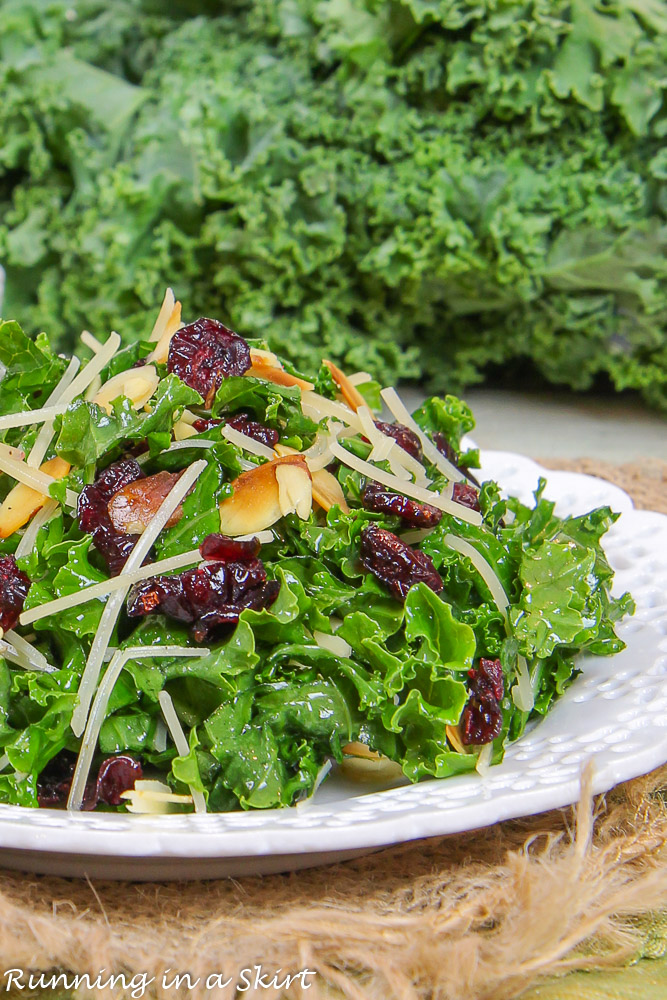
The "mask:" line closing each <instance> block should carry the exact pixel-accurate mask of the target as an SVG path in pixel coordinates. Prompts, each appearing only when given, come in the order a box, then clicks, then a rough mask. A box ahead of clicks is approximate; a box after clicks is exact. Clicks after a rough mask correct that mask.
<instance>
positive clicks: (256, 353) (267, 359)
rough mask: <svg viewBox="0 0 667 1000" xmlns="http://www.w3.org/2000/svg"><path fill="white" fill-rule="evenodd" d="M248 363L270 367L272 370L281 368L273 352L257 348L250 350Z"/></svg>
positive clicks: (278, 359)
mask: <svg viewBox="0 0 667 1000" xmlns="http://www.w3.org/2000/svg"><path fill="white" fill-rule="evenodd" d="M250 361H251V363H252V364H253V365H254V364H255V362H257V363H258V364H260V365H270V366H271V367H272V368H282V363H281V361H280V358H279V357H278V355H277V354H274V353H273V351H263V350H261V349H260V348H259V347H251V348H250Z"/></svg>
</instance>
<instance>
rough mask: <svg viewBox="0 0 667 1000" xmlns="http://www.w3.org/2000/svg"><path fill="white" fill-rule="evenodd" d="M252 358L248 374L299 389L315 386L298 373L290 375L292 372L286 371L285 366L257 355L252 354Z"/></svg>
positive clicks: (310, 388)
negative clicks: (298, 375) (273, 363)
mask: <svg viewBox="0 0 667 1000" xmlns="http://www.w3.org/2000/svg"><path fill="white" fill-rule="evenodd" d="M250 359H251V361H252V365H251V367H250V368H249V369H248V371H247V372H246V375H252V376H253V378H261V379H264V381H265V382H273V383H274V385H285V386H294V385H296V386H298V387H299V389H306V390H312V389H314V388H315V386H314V384H313V383H312V382H306V380H305V379H302V378H297V376H296V375H290V373H289V372H286V371H285V369H284V368H282V367H279V366H278V367H277V366H275V365H272V364H269V363H268V362H267V361H266V360H265V359H264V358H260V357H256V356H255V357H253V355H252V354H251V355H250ZM276 360H277V358H276Z"/></svg>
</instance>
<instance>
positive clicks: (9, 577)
mask: <svg viewBox="0 0 667 1000" xmlns="http://www.w3.org/2000/svg"><path fill="white" fill-rule="evenodd" d="M29 590H30V577H29V576H28V575H27V574H26V573H22V572H21V570H20V569H19V568H18V566H17V565H16V559H15V558H14V556H0V629H2V631H3V632H9V630H10V629H11V628H14V626H15V625H16V623H17V621H18V620H19V615H20V614H21V612H22V611H23V605H24V604H25V599H26V597H27V596H28V591H29Z"/></svg>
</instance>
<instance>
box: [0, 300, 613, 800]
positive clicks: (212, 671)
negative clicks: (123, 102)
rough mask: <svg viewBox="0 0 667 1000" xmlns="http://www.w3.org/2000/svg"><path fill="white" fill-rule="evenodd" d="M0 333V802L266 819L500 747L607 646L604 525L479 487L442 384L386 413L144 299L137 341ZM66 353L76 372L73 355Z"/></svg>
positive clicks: (359, 386)
mask: <svg viewBox="0 0 667 1000" xmlns="http://www.w3.org/2000/svg"><path fill="white" fill-rule="evenodd" d="M79 353H80V354H81V355H82V358H79V357H74V358H72V359H71V360H68V359H66V358H63V357H62V356H60V355H57V354H55V353H53V351H52V350H51V348H50V346H49V343H48V339H47V337H46V336H45V335H44V334H40V335H39V336H38V337H37V338H36V339H34V340H33V339H31V338H29V337H28V336H26V334H25V333H24V332H23V331H22V330H21V328H20V327H19V325H18V324H17V323H15V322H4V323H2V322H0V801H1V802H4V803H15V804H19V805H23V806H32V807H37V806H41V807H59V806H60V807H67V808H69V809H70V810H73V811H77V810H81V809H84V810H89V809H94V808H97V809H99V810H123V811H124V810H129V811H133V812H183V811H192V810H194V811H196V812H205V811H206V810H209V811H215V812H223V811H229V810H234V809H239V808H243V809H270V808H276V807H281V806H291V805H294V804H298V803H300V802H303V801H307V800H308V799H309V798H310V797H311V796H312V795H313V793H314V792H315V790H316V789H317V788H318V787H319V785H320V784H321V782H322V781H323V780H325V779H326V777H327V775H328V773H329V772H330V771H331V770H332V768H334V767H337V766H342V767H343V768H345V769H347V770H348V772H349V773H351V774H357V775H360V774H365V773H368V772H369V771H370V772H371V773H375V774H377V773H380V771H382V773H384V774H385V775H386V776H389V777H390V778H391V777H400V778H401V779H402V780H406V779H407V780H410V781H413V782H416V781H419V780H421V779H426V778H444V777H447V776H449V775H454V774H460V773H462V772H466V771H472V770H475V769H477V770H478V771H479V772H481V773H482V774H483V773H484V772H485V770H486V769H487V768H488V767H489V766H491V765H493V764H496V763H498V762H499V761H501V760H502V757H503V751H504V747H505V746H506V745H507V743H508V742H510V741H512V740H516V739H517V738H518V737H519V736H520V735H521V734H522V733H523V732H524V730H525V728H526V725H527V724H528V723H529V722H531V720H534V719H538V718H539V717H540V716H543V715H544V714H545V713H546V712H548V711H549V709H550V707H551V706H552V704H553V703H554V700H555V699H556V698H557V697H558V695H559V694H561V693H562V692H563V690H564V689H565V687H566V686H567V685H568V684H569V683H571V681H572V680H573V678H574V677H575V675H576V673H577V665H576V664H577V657H578V655H579V654H581V653H588V654H596V655H608V654H613V653H616V652H618V651H619V650H620V649H622V648H623V642H622V641H621V640H620V639H619V638H618V636H617V635H616V633H615V630H614V626H615V623H616V622H618V621H619V619H620V618H622V617H623V616H624V615H626V614H629V613H632V610H633V604H632V599H631V597H630V596H629V595H628V594H624V595H622V596H620V597H612V596H611V593H610V586H611V582H612V576H613V574H612V571H611V569H610V566H609V563H608V562H607V559H606V558H605V554H604V551H603V549H602V546H601V538H602V536H603V535H604V533H605V532H606V531H607V530H608V528H609V527H610V526H611V524H612V523H613V522H614V520H615V519H616V516H617V515H615V514H614V513H613V512H612V511H611V510H610V509H609V508H608V507H601V508H599V509H596V510H593V511H590V512H585V513H582V514H581V515H580V516H577V517H565V518H561V517H559V516H557V514H555V512H554V504H553V503H552V502H551V501H549V500H548V499H546V498H545V497H544V495H543V492H544V487H545V482H544V481H540V482H539V483H538V484H537V489H536V491H535V501H534V504H533V505H531V506H526V505H525V504H523V503H521V502H520V501H519V500H518V499H515V498H512V497H509V498H507V497H505V496H503V495H502V494H501V492H500V490H499V487H498V486H497V484H496V483H494V482H481V483H480V482H479V481H478V479H477V478H476V477H475V473H474V470H475V468H477V467H478V455H477V452H476V451H475V450H471V449H467V448H466V447H465V444H464V438H465V435H467V434H468V432H469V431H471V430H472V428H473V418H472V415H471V412H470V410H469V408H468V407H467V406H466V404H465V403H463V402H462V401H461V400H459V399H457V398H456V397H454V396H452V395H445V396H444V397H442V398H439V397H433V398H430V399H427V400H426V401H425V402H424V403H423V405H421V406H420V407H419V408H418V409H417V410H416V411H415V412H414V413H412V414H411V413H409V412H408V411H407V409H406V408H405V406H404V404H403V402H402V401H401V398H400V396H399V395H398V393H397V392H396V390H395V389H394V388H391V387H387V388H382V387H381V386H380V385H378V383H377V382H375V381H374V380H373V378H372V376H371V375H370V374H368V373H366V372H361V371H357V372H349V373H344V372H343V371H341V370H340V368H338V367H337V365H335V364H333V363H332V362H331V361H329V360H327V359H326V358H323V359H322V363H321V365H320V368H319V371H316V372H307V373H304V372H300V371H297V370H296V369H295V368H294V366H293V365H292V364H290V362H289V361H288V360H287V359H285V358H282V359H281V358H278V357H277V356H276V355H275V354H274V353H272V352H271V351H270V350H269V349H268V347H267V345H266V343H264V342H263V341H259V340H251V339H245V338H243V337H241V336H239V335H238V334H237V333H235V332H233V331H232V330H229V329H228V328H227V327H225V326H224V325H223V324H222V323H221V322H219V321H217V320H215V319H208V318H201V319H198V320H196V321H195V322H190V323H185V324H184V323H183V322H182V317H181V305H180V303H179V302H176V301H175V299H174V296H173V293H172V292H171V290H168V291H167V294H166V295H165V299H164V302H163V304H162V308H161V309H160V312H159V315H158V318H157V320H156V322H155V325H154V327H153V329H152V332H150V334H149V335H148V336H147V338H146V340H145V341H141V342H139V343H133V344H131V345H129V346H122V344H121V338H120V337H119V336H118V335H117V334H116V333H112V334H111V335H110V336H109V337H108V339H106V340H105V341H100V340H98V339H97V338H95V337H94V336H92V335H91V334H90V333H88V332H84V333H83V334H82V336H81V351H80V352H79ZM84 354H85V356H86V357H87V358H88V360H83V355H84Z"/></svg>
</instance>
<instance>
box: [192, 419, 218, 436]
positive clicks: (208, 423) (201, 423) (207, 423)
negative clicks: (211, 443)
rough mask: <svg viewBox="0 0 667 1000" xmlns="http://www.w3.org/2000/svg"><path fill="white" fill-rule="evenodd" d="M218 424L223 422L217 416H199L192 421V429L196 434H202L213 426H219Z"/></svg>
mask: <svg viewBox="0 0 667 1000" xmlns="http://www.w3.org/2000/svg"><path fill="white" fill-rule="evenodd" d="M220 424H224V420H222V419H221V418H219V417H208V418H207V417H200V418H199V419H198V420H195V422H194V423H193V425H192V426H193V427H194V429H195V430H196V431H197V434H204V433H205V432H206V431H211V430H213V428H214V427H219V426H220Z"/></svg>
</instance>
